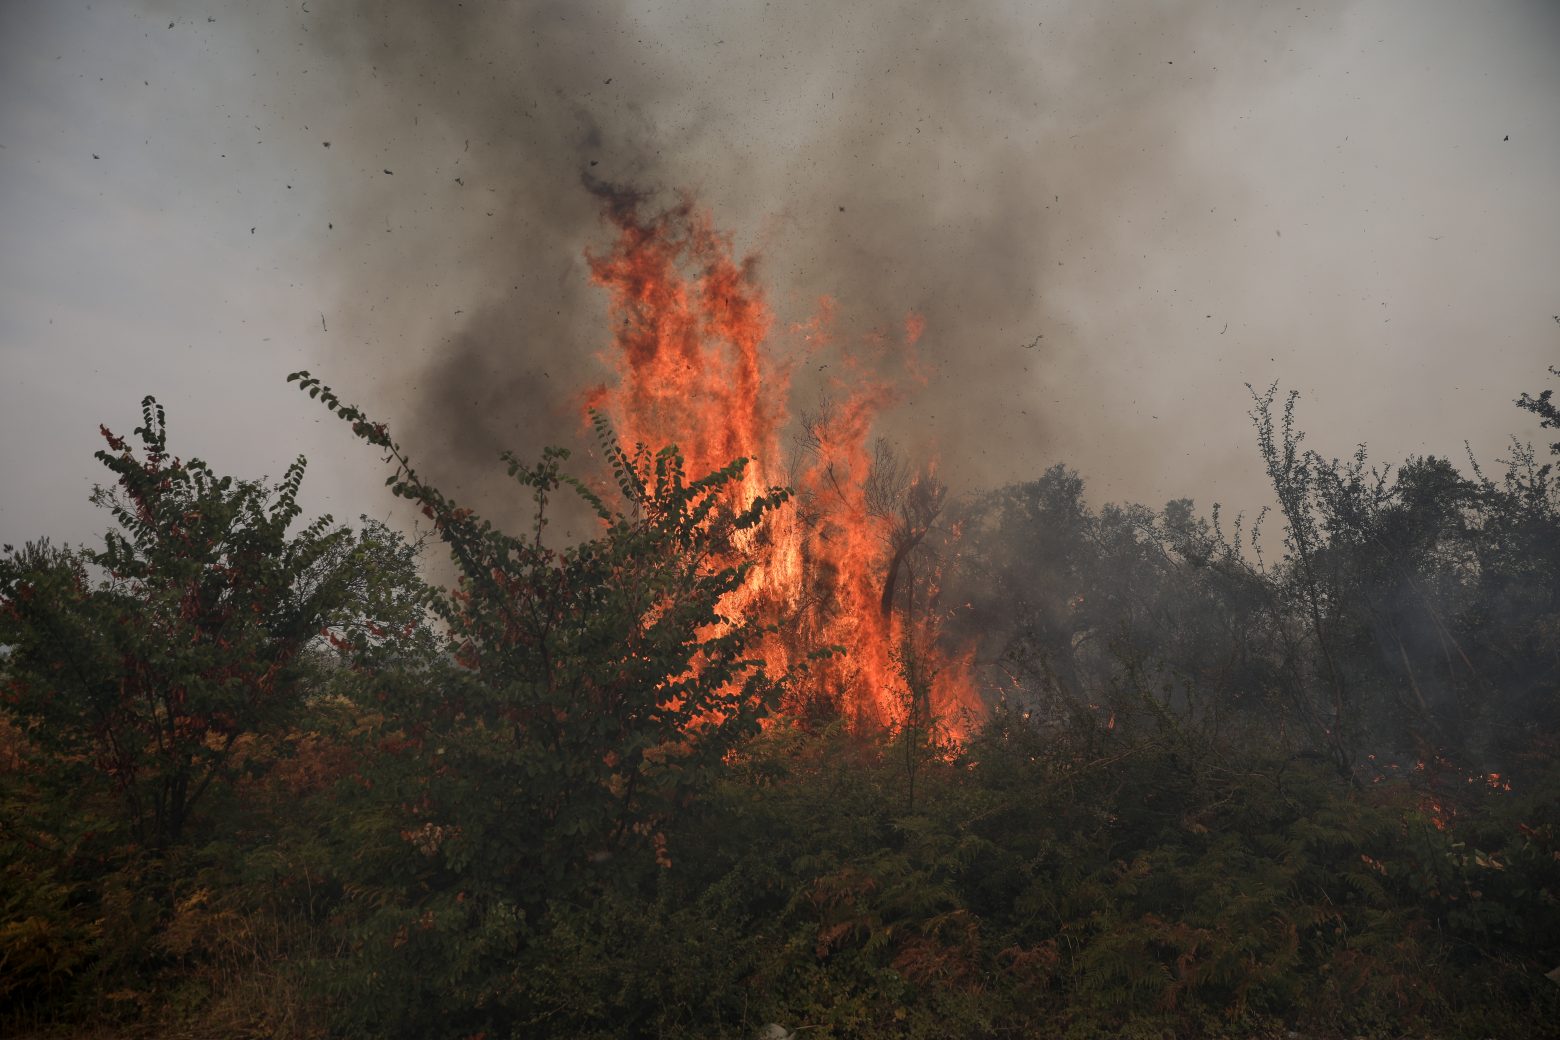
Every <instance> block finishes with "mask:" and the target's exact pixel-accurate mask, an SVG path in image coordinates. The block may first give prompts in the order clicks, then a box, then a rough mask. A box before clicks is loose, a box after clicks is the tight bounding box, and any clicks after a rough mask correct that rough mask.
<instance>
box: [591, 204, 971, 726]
mask: <svg viewBox="0 0 1560 1040" xmlns="http://www.w3.org/2000/svg"><path fill="white" fill-rule="evenodd" d="M601 194H602V195H603V197H604V198H605V200H606V206H605V213H606V217H607V219H608V220H609V221H610V223H611V224H612V225H613V227H614V228H615V229H616V238H615V241H614V242H613V244H612V246H611V248H610V249H609V250H607V251H605V252H603V253H599V254H596V253H591V254H588V256H587V259H588V261H589V264H590V271H591V276H592V278H593V280H594V281H595V282H596V284H598V285H600V286H602V287H603V288H605V289H606V290H607V292H608V295H609V298H610V313H611V319H612V326H613V339H612V345H611V347H610V349H609V350H608V351H606V353H605V354H604V358H605V360H606V361H607V362H608V364H609V365H610V366H611V367H612V369H613V370H614V372H615V373H616V377H617V378H616V381H615V383H613V384H610V385H603V386H600V387H597V388H596V389H595V390H593V391H591V392H590V394H588V395H587V398H586V402H585V403H586V405H587V407H588V408H591V409H599V410H602V411H604V412H605V413H606V414H607V415H608V416H609V417H610V418H611V419H612V421H613V424H614V426H615V427H616V429H617V430H618V432H619V434H620V436H621V437H622V439H623V441H624V442H625V443H627V444H636V443H643V444H647V445H652V446H659V445H665V444H675V445H677V446H678V448H679V449H680V450H681V452H682V454H683V456H684V458H685V459H686V461H687V466H688V470H689V472H691V473H705V472H709V471H712V470H714V469H717V468H720V467H722V466H725V465H727V464H728V463H730V462H731V461H732V460H733V459H736V458H747V459H749V460H750V463H749V465H748V468H747V470H746V472H745V473H744V474H743V478H742V483H741V486H740V487H737V488H735V489H734V490H733V496H734V498H736V499H740V501H741V503H745V502H747V501H750V500H751V499H752V498H754V497H755V496H757V495H758V494H760V493H762V492H763V491H764V489H765V488H767V487H770V486H773V485H777V484H783V485H789V486H790V487H792V488H793V489H795V490H796V492H797V495H798V500H799V502H800V506H799V508H796V509H790V510H787V511H785V512H784V513H783V514H782V515H781V516H779V517H777V518H776V519H775V521H774V522H773V523H772V524H771V525H770V526H769V528H768V529H766V530H765V531H764V533H763V534H761V535H759V536H757V538H756V539H755V541H754V542H753V543H751V544H750V545H749V546H748V548H749V549H751V550H752V551H753V553H754V555H755V556H756V557H757V565H756V566H755V567H754V568H753V570H752V572H751V574H750V578H749V581H748V585H747V587H746V588H744V589H743V590H742V591H741V593H740V594H739V595H740V598H741V602H740V603H737V604H733V605H732V606H733V608H734V609H736V610H741V611H748V612H757V614H758V616H760V617H763V618H764V619H766V620H770V621H774V622H777V623H778V631H777V632H776V634H774V635H773V636H772V637H771V638H770V641H769V644H768V645H766V646H765V647H764V655H765V658H766V661H767V662H768V664H769V665H770V667H771V668H772V669H773V670H776V671H783V670H785V669H787V668H788V667H790V666H791V665H793V664H795V663H797V662H798V661H800V660H802V659H803V658H805V657H806V656H807V655H808V654H809V653H810V652H811V651H813V650H817V649H821V648H825V647H842V648H844V653H842V654H836V655H834V656H832V657H826V658H824V659H823V660H822V661H821V662H818V663H816V664H815V665H814V667H813V669H812V670H811V672H810V676H809V679H810V681H809V683H808V686H807V688H806V689H804V690H800V691H798V692H797V693H796V694H795V695H794V697H793V702H792V703H790V704H788V705H786V708H787V710H789V711H791V712H793V713H798V714H801V713H809V714H812V713H818V712H819V711H823V712H827V713H829V714H837V715H840V716H843V717H844V718H846V719H848V720H850V721H851V722H852V723H854V724H856V725H858V726H868V727H893V726H901V725H905V724H906V723H907V722H914V723H916V724H920V725H924V724H925V717H926V716H925V714H924V713H925V712H927V711H928V710H929V712H930V714H931V716H933V717H936V718H938V719H940V720H941V726H942V730H943V732H944V733H945V734H947V735H950V736H953V737H954V738H956V739H957V738H958V737H960V736H962V735H963V734H964V733H965V732H966V730H967V727H968V725H969V724H970V723H971V722H972V721H974V720H975V719H977V718H979V716H980V715H981V714H982V705H981V700H980V697H979V695H978V694H977V693H976V689H975V683H974V677H973V669H972V663H971V654H970V653H968V652H966V653H962V654H950V653H948V652H946V651H945V650H943V649H941V648H940V646H939V644H938V641H937V634H938V633H937V629H938V615H937V612H936V610H935V607H934V603H935V584H936V582H935V575H926V574H921V575H918V576H917V575H913V574H912V575H911V576H910V577H907V578H900V572H901V571H902V570H906V569H908V568H909V566H910V555H911V553H912V552H913V551H914V549H915V548H916V546H917V544H918V543H919V542H920V540H921V538H923V537H924V536H925V535H926V534H927V532H928V531H929V530H930V527H931V524H932V521H933V520H934V519H935V515H936V512H937V510H938V509H940V507H941V502H942V494H943V489H942V485H941V484H940V483H938V482H937V480H936V478H935V475H934V474H933V473H932V472H931V471H930V470H929V469H928V470H927V471H925V472H922V473H920V474H918V475H915V476H913V477H912V476H909V475H908V474H907V473H904V472H901V474H900V476H901V477H902V479H900V480H898V481H893V480H887V481H885V479H884V477H883V466H882V465H881V463H882V462H883V459H882V458H881V457H875V453H874V450H873V448H872V447H871V444H870V437H871V433H872V427H873V422H874V420H875V419H876V418H877V416H878V415H879V414H880V413H881V412H882V411H883V409H884V408H885V407H887V406H888V405H890V404H892V403H893V402H894V401H895V400H896V398H897V397H898V393H899V392H898V389H897V388H896V387H895V386H894V385H893V384H891V383H890V382H888V381H887V380H885V379H883V378H881V377H879V376H877V375H875V374H874V373H873V371H869V367H868V365H867V364H866V363H865V360H864V359H863V358H862V357H858V356H853V355H847V356H845V357H844V358H842V359H840V361H839V363H838V364H837V365H836V366H835V367H836V369H837V370H838V371H839V373H840V374H839V375H836V376H835V377H834V379H833V380H832V385H831V388H830V396H829V398H828V399H827V401H826V403H825V404H824V405H823V406H821V407H820V408H819V409H818V410H817V411H816V413H814V414H813V415H811V416H808V417H806V418H805V419H804V421H803V422H802V423H801V427H802V433H801V435H800V437H799V438H798V445H799V450H798V451H797V452H796V453H794V455H793V457H792V458H791V460H790V461H789V464H787V463H785V462H783V461H782V459H783V457H784V455H783V452H782V448H781V435H782V432H783V431H785V430H787V429H788V428H790V426H791V424H792V420H793V417H792V415H791V413H790V409H789V399H790V391H791V377H792V374H793V365H794V361H785V360H782V359H780V358H778V357H777V356H776V355H775V352H774V351H772V350H770V349H769V348H768V346H767V344H768V341H769V337H770V333H771V331H772V326H773V324H774V318H773V315H772V313H771V311H770V309H769V305H768V303H767V301H766V299H765V296H764V292H763V290H762V288H761V287H760V286H759V284H758V282H757V280H756V278H755V260H754V259H752V258H748V259H745V260H743V261H741V262H738V261H736V260H735V259H733V251H732V245H731V241H730V238H729V236H727V235H725V234H723V233H721V232H720V231H718V230H717V229H716V228H715V227H714V226H713V224H712V223H711V221H710V219H709V217H708V215H706V214H705V213H703V212H702V211H700V210H699V209H698V208H697V207H696V206H695V205H694V204H693V202H692V200H691V199H688V198H686V197H685V198H684V199H683V200H682V201H681V202H680V203H679V204H678V205H676V206H674V207H672V208H671V209H668V210H665V211H662V212H659V213H656V214H654V215H648V216H647V215H645V214H643V213H642V212H641V206H640V205H639V200H638V199H637V198H636V197H633V196H628V195H626V194H622V193H618V194H613V193H611V192H606V191H603V192H601ZM832 312H833V304H832V302H831V301H828V300H825V301H822V303H821V304H820V308H819V313H818V315H817V316H816V317H815V318H814V319H813V321H812V322H810V323H808V325H807V326H805V327H802V328H798V329H797V330H795V331H796V332H797V333H798V334H799V336H800V338H801V340H802V342H803V344H804V346H803V348H802V353H803V355H804V356H812V355H813V354H816V353H817V352H818V351H820V350H822V349H824V348H825V347H827V346H828V345H829V344H830V343H831V342H832V339H833V337H832V330H831V316H832ZM924 327H925V321H924V319H923V318H921V317H920V316H919V315H915V314H911V315H909V316H908V317H907V318H905V320H904V324H903V326H902V329H903V332H902V334H899V335H894V336H889V335H886V334H880V335H876V336H873V337H871V338H870V339H869V340H868V342H866V343H865V344H863V346H864V348H865V351H864V353H867V354H870V355H871V357H870V358H868V359H867V360H871V361H872V362H874V364H873V366H872V368H873V369H874V370H875V369H876V368H878V367H880V366H879V365H877V364H876V363H877V362H880V361H882V360H884V359H885V357H887V356H889V355H893V356H895V357H896V358H897V360H899V361H900V363H901V367H902V368H904V369H905V370H906V372H907V373H908V376H909V378H913V379H914V378H921V377H920V374H919V371H918V369H917V368H916V358H915V351H914V348H915V344H916V342H917V341H918V340H919V338H920V336H921V334H922V331H923V329H924ZM881 454H882V449H878V451H877V455H878V456H881ZM875 462H876V463H878V464H879V465H877V466H876V467H875V465H874V463H875ZM891 468H892V467H890V469H891ZM896 578H898V579H899V580H898V581H897V582H896ZM916 578H919V581H917V580H915V579H916ZM911 677H915V683H914V685H915V686H917V687H918V688H919V689H920V690H921V691H922V692H921V697H923V698H924V700H922V699H918V698H917V697H915V696H912V695H911V694H910V692H909V691H910V689H911V684H910V678H911ZM916 712H919V713H923V714H921V716H920V717H919V718H916V717H914V716H913V715H912V713H916Z"/></svg>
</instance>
